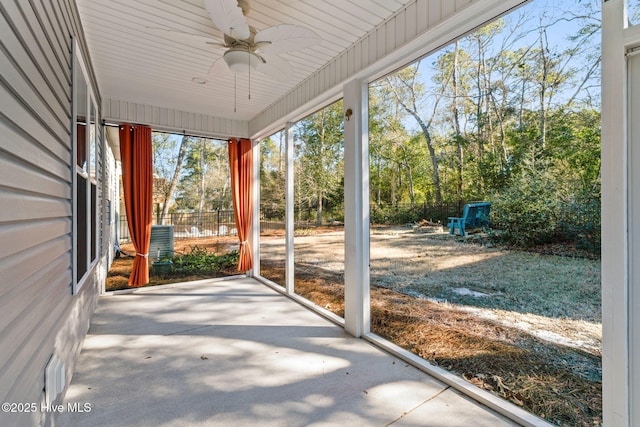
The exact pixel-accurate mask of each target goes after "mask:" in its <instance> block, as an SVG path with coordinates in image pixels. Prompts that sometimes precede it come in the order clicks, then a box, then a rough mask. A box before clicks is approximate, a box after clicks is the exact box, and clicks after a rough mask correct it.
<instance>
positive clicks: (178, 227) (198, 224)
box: [118, 209, 238, 241]
mask: <svg viewBox="0 0 640 427" xmlns="http://www.w3.org/2000/svg"><path fill="white" fill-rule="evenodd" d="M153 224H154V225H155V224H163V225H173V238H174V239H190V238H194V237H214V236H233V235H236V234H238V230H237V229H236V220H235V216H234V214H233V210H232V209H220V210H216V211H205V212H200V213H199V212H175V213H170V214H168V215H167V216H166V218H164V220H163V218H162V217H161V216H154V218H153ZM118 231H119V235H118V238H119V239H120V241H129V240H131V237H130V235H129V226H128V223H127V216H126V215H120V224H119V226H118Z"/></svg>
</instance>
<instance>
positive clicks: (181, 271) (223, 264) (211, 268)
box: [170, 246, 239, 276]
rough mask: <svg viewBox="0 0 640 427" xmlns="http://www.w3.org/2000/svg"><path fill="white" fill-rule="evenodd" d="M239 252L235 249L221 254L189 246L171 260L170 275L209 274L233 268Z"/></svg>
mask: <svg viewBox="0 0 640 427" xmlns="http://www.w3.org/2000/svg"><path fill="white" fill-rule="evenodd" d="M238 257H239V253H238V251H237V250H234V251H231V252H228V253H226V254H222V255H216V254H215V253H213V252H208V251H207V250H206V249H203V248H199V247H198V246H193V247H191V250H190V251H189V253H187V254H182V255H176V256H175V257H174V258H173V259H172V261H173V266H172V268H171V273H170V274H172V275H176V276H189V275H211V274H215V273H219V272H221V271H223V270H226V269H229V268H233V266H234V265H235V264H236V263H237V262H238Z"/></svg>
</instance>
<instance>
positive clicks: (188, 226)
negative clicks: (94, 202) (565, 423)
mask: <svg viewBox="0 0 640 427" xmlns="http://www.w3.org/2000/svg"><path fill="white" fill-rule="evenodd" d="M464 204H465V202H463V201H459V202H446V203H439V204H427V203H423V204H416V205H411V204H408V203H407V204H396V205H390V204H389V205H385V204H380V205H378V204H371V206H370V215H371V223H372V224H405V223H410V222H418V221H420V220H429V221H433V222H439V223H441V224H446V222H447V219H448V217H450V216H460V215H461V214H462V209H463V208H464ZM153 224H164V225H173V229H174V236H173V237H174V239H189V238H194V237H214V236H233V235H236V234H237V233H238V230H237V229H236V221H235V216H234V213H233V210H232V209H220V210H216V211H206V212H201V213H198V212H186V213H183V212H180V213H170V214H168V215H167V217H166V218H165V221H163V220H162V218H161V217H158V216H154V218H153ZM284 227H285V221H284V218H269V219H267V218H263V219H261V220H260V231H261V232H263V233H264V232H270V231H279V230H284ZM118 232H119V234H118V238H119V240H120V241H129V240H130V236H129V227H128V224H127V217H126V215H120V218H119V225H118Z"/></svg>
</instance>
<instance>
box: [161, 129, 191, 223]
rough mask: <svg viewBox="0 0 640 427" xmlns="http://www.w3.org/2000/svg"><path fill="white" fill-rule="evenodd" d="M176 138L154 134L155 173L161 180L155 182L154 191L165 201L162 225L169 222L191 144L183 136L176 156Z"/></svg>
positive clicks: (165, 134)
mask: <svg viewBox="0 0 640 427" xmlns="http://www.w3.org/2000/svg"><path fill="white" fill-rule="evenodd" d="M176 137H177V135H171V134H168V133H160V132H154V133H153V144H152V147H153V168H154V171H153V172H154V175H155V176H156V177H157V178H160V179H159V180H156V181H155V182H156V188H155V189H154V190H155V192H156V193H158V194H160V195H161V196H162V200H163V201H162V211H161V214H160V223H161V224H165V223H166V221H167V217H168V213H169V207H170V205H171V202H172V200H173V196H174V194H175V190H176V187H177V185H178V180H179V179H180V174H181V171H182V164H183V162H184V158H185V154H186V152H187V147H188V145H189V142H190V138H189V137H188V136H186V135H183V136H182V139H181V141H180V145H179V146H178V148H177V156H176Z"/></svg>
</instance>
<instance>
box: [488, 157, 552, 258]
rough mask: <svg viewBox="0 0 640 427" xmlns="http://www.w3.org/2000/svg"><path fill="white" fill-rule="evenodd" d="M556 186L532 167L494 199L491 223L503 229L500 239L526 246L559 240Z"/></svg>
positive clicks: (545, 173) (546, 174) (545, 174)
mask: <svg viewBox="0 0 640 427" xmlns="http://www.w3.org/2000/svg"><path fill="white" fill-rule="evenodd" d="M555 183H556V180H555V179H553V178H552V177H551V176H550V174H549V173H547V172H545V171H540V170H536V169H534V168H531V169H527V170H526V171H523V173H522V175H521V176H520V177H518V178H517V179H516V180H515V181H514V182H513V183H512V185H511V186H510V187H509V188H507V189H505V190H503V191H502V192H501V193H500V194H497V195H495V196H494V198H493V205H492V211H491V216H492V220H491V222H492V224H493V225H494V226H495V227H496V228H499V229H501V230H502V233H501V234H500V240H503V241H504V242H506V243H509V244H512V245H515V246H522V247H529V246H535V245H539V244H544V243H549V242H553V241H556V240H557V239H558V236H559V231H560V220H559V212H560V209H559V206H560V203H559V200H560V198H559V194H558V193H559V191H558V190H559V189H558V188H557V187H556V185H555Z"/></svg>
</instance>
